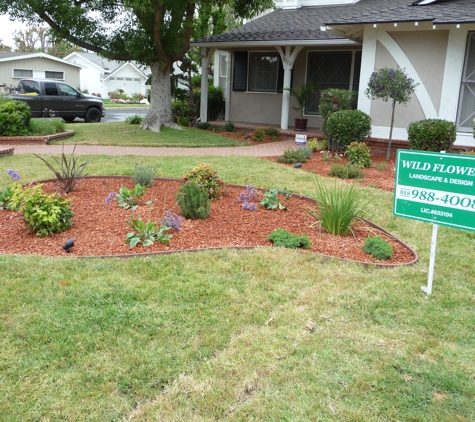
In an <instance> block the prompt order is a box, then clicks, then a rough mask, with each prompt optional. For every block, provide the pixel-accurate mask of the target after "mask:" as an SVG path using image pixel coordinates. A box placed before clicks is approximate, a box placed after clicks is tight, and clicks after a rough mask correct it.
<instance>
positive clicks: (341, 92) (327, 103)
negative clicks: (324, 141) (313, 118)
mask: <svg viewBox="0 0 475 422" xmlns="http://www.w3.org/2000/svg"><path fill="white" fill-rule="evenodd" d="M357 101H358V93H357V92H355V91H348V90H347V89H337V88H328V89H322V90H321V91H320V104H319V106H318V110H319V111H320V115H321V116H322V127H321V130H322V133H323V134H324V135H326V134H327V130H326V128H327V120H328V117H329V116H330V114H332V113H335V112H336V111H340V110H355V109H356V105H357ZM322 149H327V148H322Z"/></svg>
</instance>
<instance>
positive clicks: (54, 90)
mask: <svg viewBox="0 0 475 422" xmlns="http://www.w3.org/2000/svg"><path fill="white" fill-rule="evenodd" d="M45 95H58V87H57V86H56V84H55V83H54V82H45Z"/></svg>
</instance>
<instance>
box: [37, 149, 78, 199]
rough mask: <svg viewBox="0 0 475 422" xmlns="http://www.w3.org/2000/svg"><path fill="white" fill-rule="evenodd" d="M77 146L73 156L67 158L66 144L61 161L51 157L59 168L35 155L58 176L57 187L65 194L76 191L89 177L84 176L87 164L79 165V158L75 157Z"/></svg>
mask: <svg viewBox="0 0 475 422" xmlns="http://www.w3.org/2000/svg"><path fill="white" fill-rule="evenodd" d="M76 146H77V144H75V145H74V148H73V152H72V153H71V155H69V156H67V155H66V154H65V153H64V144H63V148H62V153H61V159H60V160H58V159H57V158H56V157H55V156H53V155H51V157H52V158H53V161H54V163H56V165H57V167H58V168H55V166H54V165H53V164H50V163H49V162H48V161H46V160H45V159H44V158H43V157H40V156H39V155H37V154H33V155H34V156H35V157H37V158H39V159H40V160H41V161H43V162H44V163H45V164H46V166H47V167H48V168H49V169H50V170H51V171H52V172H53V173H54V175H55V176H56V185H57V186H58V187H59V188H60V189H61V190H62V191H63V192H64V193H70V192H72V191H73V190H74V188H75V186H76V185H77V184H78V183H79V182H80V181H81V180H82V179H84V178H85V177H86V176H87V173H86V174H83V171H84V169H85V168H86V166H87V162H84V163H82V164H78V157H77V156H75V155H74V152H75V151H76Z"/></svg>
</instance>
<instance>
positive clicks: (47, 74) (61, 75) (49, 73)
mask: <svg viewBox="0 0 475 422" xmlns="http://www.w3.org/2000/svg"><path fill="white" fill-rule="evenodd" d="M45 78H46V79H64V72H53V71H50V70H46V71H45Z"/></svg>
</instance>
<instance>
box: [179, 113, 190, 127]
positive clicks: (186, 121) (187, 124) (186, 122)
mask: <svg viewBox="0 0 475 422" xmlns="http://www.w3.org/2000/svg"><path fill="white" fill-rule="evenodd" d="M176 122H177V123H178V124H179V125H180V126H183V127H190V118H189V117H186V116H182V117H178V118H177V119H176Z"/></svg>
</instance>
